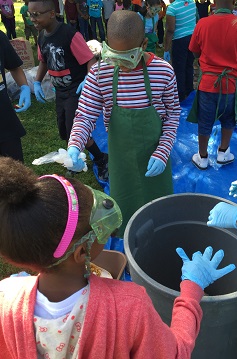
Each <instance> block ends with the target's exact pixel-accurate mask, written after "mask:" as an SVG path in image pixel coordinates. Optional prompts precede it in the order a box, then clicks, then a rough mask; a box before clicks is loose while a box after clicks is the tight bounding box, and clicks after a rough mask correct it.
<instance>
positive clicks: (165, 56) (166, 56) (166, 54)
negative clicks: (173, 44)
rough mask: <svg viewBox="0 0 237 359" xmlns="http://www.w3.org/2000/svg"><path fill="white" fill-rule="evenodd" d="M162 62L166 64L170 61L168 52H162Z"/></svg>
mask: <svg viewBox="0 0 237 359" xmlns="http://www.w3.org/2000/svg"><path fill="white" fill-rule="evenodd" d="M164 60H165V61H167V62H169V61H170V52H169V51H165V52H164Z"/></svg>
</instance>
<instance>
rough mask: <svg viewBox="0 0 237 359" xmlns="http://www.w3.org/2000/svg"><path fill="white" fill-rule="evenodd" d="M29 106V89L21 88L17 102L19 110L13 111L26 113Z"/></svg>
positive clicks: (27, 87)
mask: <svg viewBox="0 0 237 359" xmlns="http://www.w3.org/2000/svg"><path fill="white" fill-rule="evenodd" d="M30 105H31V98H30V87H29V86H28V85H22V86H21V93H20V99H19V102H18V106H19V107H20V108H19V109H17V110H15V111H16V112H22V111H26V110H27V109H28V108H29V107H30Z"/></svg>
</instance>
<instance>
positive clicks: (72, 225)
mask: <svg viewBox="0 0 237 359" xmlns="http://www.w3.org/2000/svg"><path fill="white" fill-rule="evenodd" d="M41 178H54V179H56V180H57V181H59V182H60V183H61V184H62V185H63V187H64V189H65V191H66V193H67V199H68V218H67V225H66V229H65V231H64V233H63V236H62V239H61V241H60V242H59V245H58V246H57V248H56V250H55V252H54V254H53V256H54V258H59V257H62V255H63V254H64V253H65V252H66V250H67V248H68V246H69V244H70V242H71V240H72V238H73V236H74V233H75V230H76V227H77V222H78V216H79V203H78V199H77V194H76V191H75V189H74V187H73V186H72V185H71V183H70V182H69V181H68V180H66V179H65V178H64V177H61V176H58V175H45V176H41V177H39V179H41Z"/></svg>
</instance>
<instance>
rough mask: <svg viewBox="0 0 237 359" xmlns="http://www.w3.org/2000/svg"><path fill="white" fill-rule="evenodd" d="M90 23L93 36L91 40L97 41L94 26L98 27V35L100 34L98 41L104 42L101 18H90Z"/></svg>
mask: <svg viewBox="0 0 237 359" xmlns="http://www.w3.org/2000/svg"><path fill="white" fill-rule="evenodd" d="M90 23H91V31H92V35H93V39H94V40H98V38H97V34H96V24H97V25H98V28H99V34H100V41H101V42H102V41H105V30H104V26H103V22H102V17H101V16H100V17H93V16H91V17H90Z"/></svg>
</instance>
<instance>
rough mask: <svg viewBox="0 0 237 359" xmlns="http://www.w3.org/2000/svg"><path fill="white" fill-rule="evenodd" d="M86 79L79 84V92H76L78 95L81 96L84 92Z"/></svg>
mask: <svg viewBox="0 0 237 359" xmlns="http://www.w3.org/2000/svg"><path fill="white" fill-rule="evenodd" d="M86 77H87V76H85V78H84V80H83V81H82V82H81V83H80V84H79V86H78V88H77V90H76V94H77V95H79V93H80V92H82V90H83V87H84V86H85V83H86Z"/></svg>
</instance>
